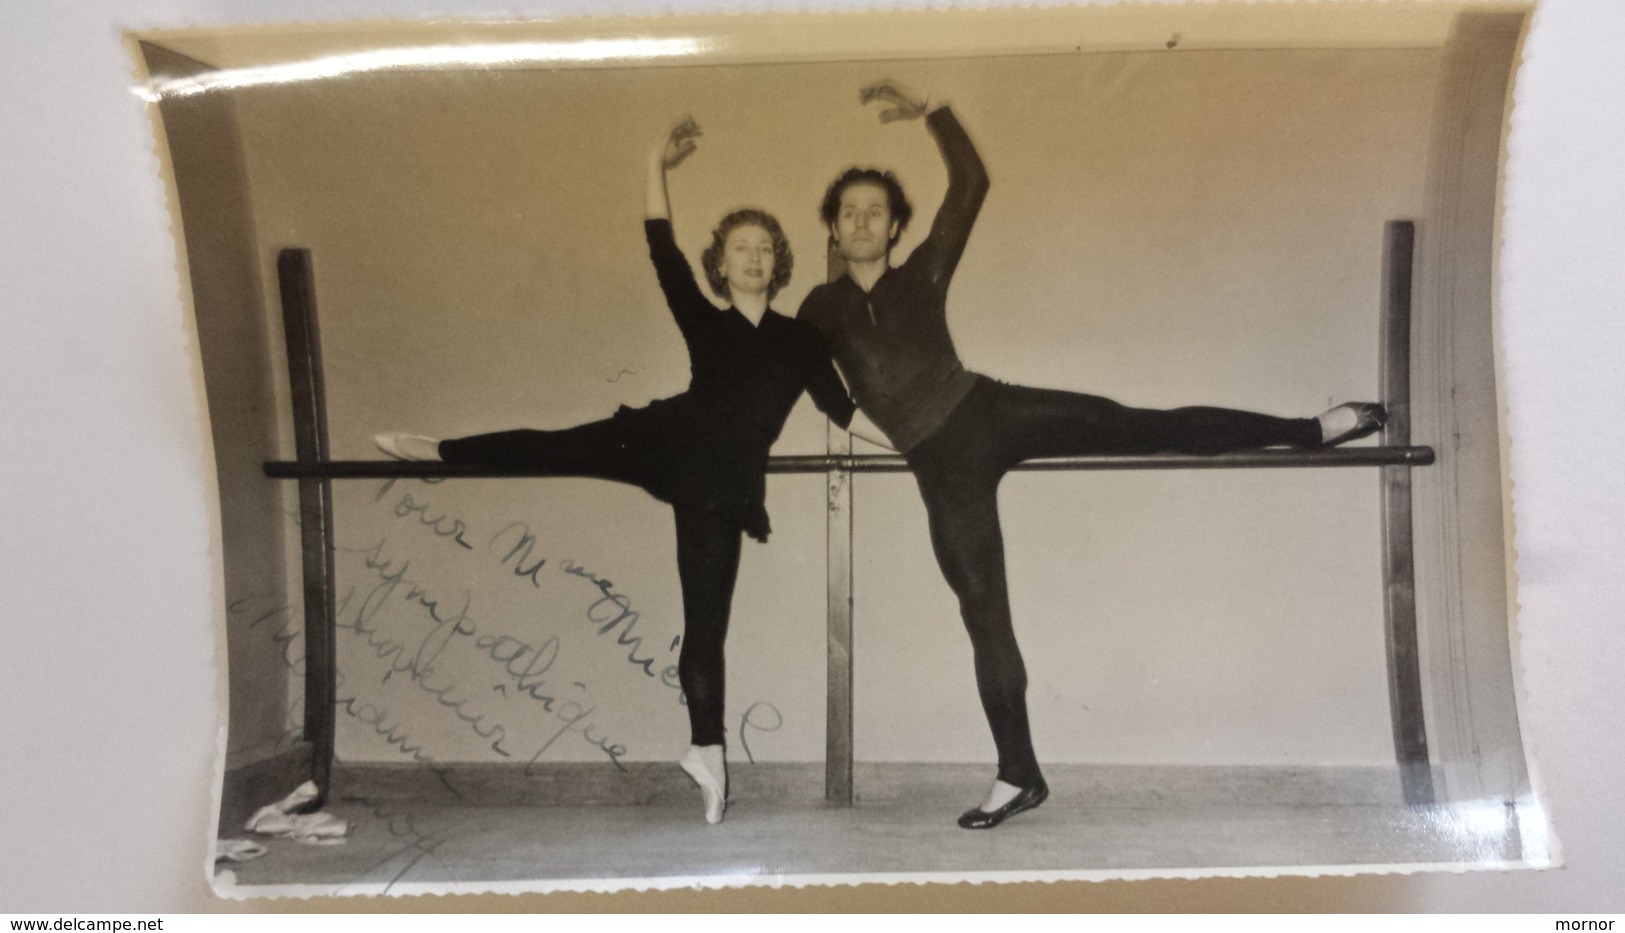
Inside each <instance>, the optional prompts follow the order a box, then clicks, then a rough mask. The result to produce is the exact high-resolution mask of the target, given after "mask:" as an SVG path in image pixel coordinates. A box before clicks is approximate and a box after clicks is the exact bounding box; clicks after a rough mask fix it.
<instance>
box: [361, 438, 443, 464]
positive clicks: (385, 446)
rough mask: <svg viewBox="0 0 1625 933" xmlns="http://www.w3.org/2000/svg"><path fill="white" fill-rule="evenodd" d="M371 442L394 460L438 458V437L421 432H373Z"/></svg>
mask: <svg viewBox="0 0 1625 933" xmlns="http://www.w3.org/2000/svg"><path fill="white" fill-rule="evenodd" d="M372 442H373V443H374V444H377V445H378V449H379V450H381V451H383V452H384V453H386V454H389V455H390V456H391V457H394V458H395V459H396V460H431V461H432V460H439V459H440V439H439V438H435V437H425V436H424V435H422V434H399V433H391V434H374V435H373V436H372Z"/></svg>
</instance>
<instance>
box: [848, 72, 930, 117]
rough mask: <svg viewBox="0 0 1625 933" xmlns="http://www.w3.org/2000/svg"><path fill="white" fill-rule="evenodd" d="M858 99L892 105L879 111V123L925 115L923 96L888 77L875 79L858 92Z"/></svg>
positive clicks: (864, 101)
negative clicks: (881, 79) (879, 79)
mask: <svg viewBox="0 0 1625 933" xmlns="http://www.w3.org/2000/svg"><path fill="white" fill-rule="evenodd" d="M858 99H859V100H860V101H862V102H863V103H865V104H868V103H871V102H873V101H877V100H878V101H883V102H885V103H888V104H891V105H892V106H891V107H889V108H887V109H885V110H882V111H880V122H881V123H894V122H896V121H898V120H918V119H919V118H920V117H923V116H925V112H926V99H925V97H924V96H922V95H919V94H916V93H914V92H913V91H910V90H907V89H905V88H904V87H903V86H902V85H900V84H898V83H897V82H895V81H892V80H890V79H887V80H884V81H876V82H875V83H873V84H870V85H868V86H866V87H864V88H863V89H862V90H861V91H859V92H858Z"/></svg>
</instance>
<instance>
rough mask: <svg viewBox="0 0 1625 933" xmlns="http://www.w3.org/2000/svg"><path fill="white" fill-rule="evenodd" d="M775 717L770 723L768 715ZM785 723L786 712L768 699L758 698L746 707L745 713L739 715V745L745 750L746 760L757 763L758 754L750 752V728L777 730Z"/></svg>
mask: <svg viewBox="0 0 1625 933" xmlns="http://www.w3.org/2000/svg"><path fill="white" fill-rule="evenodd" d="M768 716H772V717H773V724H772V725H768V723H767V717H768ZM783 725H784V714H783V713H781V712H779V708H778V707H777V706H774V705H773V704H772V703H769V702H767V701H766V700H757V701H756V702H755V703H752V704H751V705H750V706H749V707H747V708H746V709H745V715H743V716H741V717H739V747H740V748H743V749H744V750H745V760H746V761H749V762H750V763H751V764H755V763H756V756H755V755H752V754H751V753H750V738H749V733H750V730H752V729H755V730H757V731H758V732H777V731H779V729H780V728H781V727H782V726H783Z"/></svg>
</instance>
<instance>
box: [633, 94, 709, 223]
mask: <svg viewBox="0 0 1625 933" xmlns="http://www.w3.org/2000/svg"><path fill="white" fill-rule="evenodd" d="M699 135H700V125H699V124H698V123H695V122H694V118H693V117H684V118H683V119H682V120H681V121H680V122H679V123H678V124H677V125H676V126H674V127H672V128H671V132H669V133H667V134H666V135H665V136H663V137H661V139H660V141H659V142H657V143H655V146H654V149H653V150H651V151H650V153H649V181H648V187H647V188H646V189H645V194H644V199H643V204H644V208H643V216H644V217H647V218H649V219H651V220H669V219H670V218H671V199H670V197H669V196H668V195H667V194H666V172H668V171H670V170H671V169H674V168H676V167H677V166H679V165H682V164H683V160H685V159H687V158H688V157H689V156H691V155H693V154H694V151H695V150H696V149H698V148H699V143H696V142H695V141H694V140H695V138H696V137H698V136H699Z"/></svg>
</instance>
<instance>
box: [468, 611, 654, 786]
mask: <svg viewBox="0 0 1625 933" xmlns="http://www.w3.org/2000/svg"><path fill="white" fill-rule="evenodd" d="M474 647H475V648H476V649H478V650H480V651H483V652H485V654H486V655H487V656H488V657H489V658H490V659H491V660H493V661H495V662H497V663H498V664H501V665H502V666H503V670H504V671H506V672H507V674H508V677H509V678H510V679H511V680H512V681H513V682H514V684H515V688H516V690H517V692H518V693H520V694H522V695H524V696H526V697H529V698H530V699H532V700H535V701H536V702H538V703H540V704H542V709H544V710H546V711H547V712H548V713H551V714H552V715H553V716H554V717H555V718H557V719H558V720H559V721H561V722H562V723H563V724H564V725H563V726H561V727H560V728H559V730H558V731H557V732H555V733H553V734H552V735H551V736H549V737H548V739H547V741H546V742H543V743H542V747H541V748H539V749H537V750H536V754H534V755H532V756H531V758H530V761H529V762H527V763H526V765H525V774H526V775H527V776H528V775H530V774H532V773H534V771H533V766H534V765H535V764H536V760H537V759H538V758H540V757H541V756H542V754H543V753H544V752H546V751H547V750H548V749H549V748H551V747H552V745H553V743H554V742H556V741H558V739H559V737H560V736H562V735H564V733H566V732H576V733H579V734H580V735H581V738H582V739H583V740H584V741H585V742H586V743H587V744H589V745H591V746H593V747H594V748H597V749H598V750H599V751H602V752H603V753H604V754H605V755H608V756H609V760H610V762H612V763H613V764H614V765H615V767H616V768H617V769H619V770H621V771H625V770H626V767H625V766H624V765H622V764H621V757H622V756H624V755H625V754H626V746H624V745H621V744H619V743H617V742H614V741H612V740H610V739H607V738H599V737H596V736H594V735H593V731H592V730H593V724H592V723H589V722H587V718H588V717H589V716H591V715H592V714H593V712H594V711H595V710H597V709H598V707H596V706H593V707H589V708H585V709H583V708H582V706H581V704H579V703H577V702H576V701H574V700H565V699H563V698H562V697H561V696H560V695H559V693H558V692H557V691H556V690H554V689H553V688H552V687H551V686H549V684H548V680H547V678H546V677H545V676H544V675H546V673H547V672H548V670H549V669H551V668H552V667H553V662H554V661H556V660H557V659H558V656H559V640H558V639H557V638H554V637H553V636H551V635H550V636H548V637H547V638H546V639H545V640H543V641H542V643H541V644H540V645H531V644H529V643H527V642H524V641H521V640H520V639H517V638H514V637H512V636H510V635H500V636H499V635H481V636H480V637H479V638H478V639H476V640H475V642H474ZM575 686H576V687H579V688H581V689H582V690H585V689H586V685H585V684H582V683H579V682H578V683H576V684H575ZM496 689H498V690H499V691H501V692H502V694H503V695H504V696H506V695H507V689H506V687H505V685H502V684H498V685H497V688H496Z"/></svg>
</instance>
